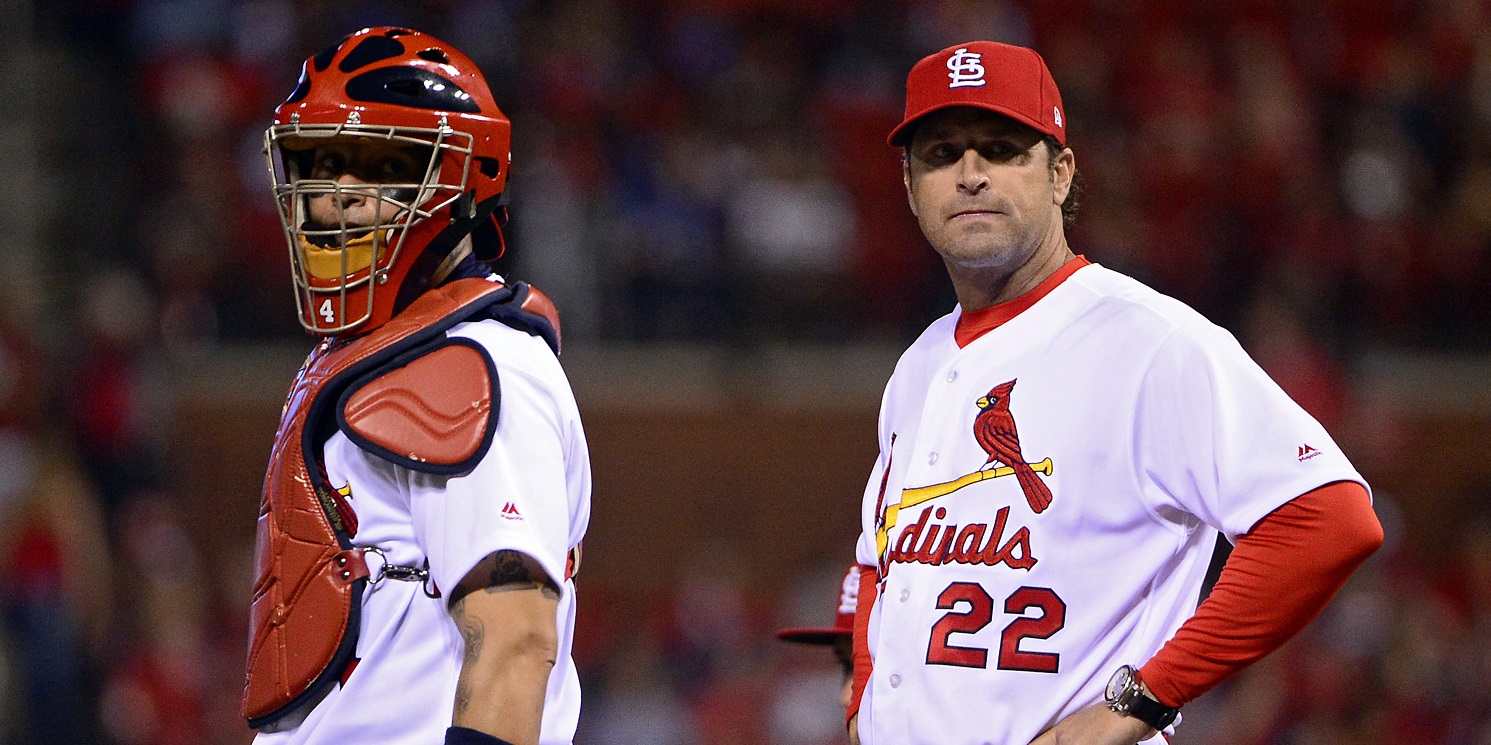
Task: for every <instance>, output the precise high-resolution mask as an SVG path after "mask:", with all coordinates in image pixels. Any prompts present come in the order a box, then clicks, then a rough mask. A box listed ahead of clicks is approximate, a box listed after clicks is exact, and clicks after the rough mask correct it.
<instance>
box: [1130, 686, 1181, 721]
mask: <svg viewBox="0 0 1491 745" xmlns="http://www.w3.org/2000/svg"><path fill="white" fill-rule="evenodd" d="M1135 680H1136V681H1137V680H1138V679H1137V678H1136V679H1135ZM1128 703H1129V716H1131V717H1133V718H1135V719H1138V720H1139V721H1141V722H1144V723H1145V724H1147V725H1149V726H1151V727H1153V728H1155V729H1156V730H1163V729H1165V728H1166V727H1169V726H1170V725H1171V724H1172V723H1173V722H1174V721H1175V717H1176V716H1178V715H1179V714H1180V709H1173V708H1171V707H1169V706H1166V705H1164V704H1162V703H1160V702H1158V701H1156V700H1154V699H1152V698H1150V697H1148V696H1146V695H1144V691H1143V690H1142V689H1140V688H1139V687H1138V686H1137V685H1135V687H1134V693H1133V696H1131V697H1130V698H1129V702H1128Z"/></svg>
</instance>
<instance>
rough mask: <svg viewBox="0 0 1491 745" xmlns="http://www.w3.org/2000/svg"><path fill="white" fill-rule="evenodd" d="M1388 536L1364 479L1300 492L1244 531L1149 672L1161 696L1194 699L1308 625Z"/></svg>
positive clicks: (1145, 675) (1169, 701)
mask: <svg viewBox="0 0 1491 745" xmlns="http://www.w3.org/2000/svg"><path fill="white" fill-rule="evenodd" d="M1381 545H1382V526H1381V525H1380V524H1378V522H1377V518H1376V515H1375V514H1374V513H1373V511H1372V505H1371V502H1370V501H1369V500H1368V498H1367V493H1366V490H1365V489H1363V488H1362V487H1361V485H1360V484H1356V483H1354V482H1337V483H1334V484H1330V485H1327V486H1323V487H1321V488H1319V489H1315V490H1313V491H1311V492H1308V493H1306V494H1303V495H1301V496H1299V497H1297V498H1295V499H1294V500H1291V501H1290V502H1288V503H1286V504H1284V505H1283V506H1281V507H1279V508H1278V509H1277V510H1274V511H1273V512H1272V513H1270V514H1269V515H1268V516H1267V517H1265V518H1263V519H1262V520H1260V521H1259V522H1258V524H1257V525H1255V526H1254V527H1253V529H1252V530H1251V531H1249V532H1248V534H1247V535H1244V536H1242V537H1241V538H1239V539H1238V541H1237V547H1236V549H1234V550H1233V552H1232V556H1231V557H1230V558H1229V559H1228V561H1227V565H1226V567H1224V568H1223V570H1222V574H1221V576H1220V577H1219V578H1218V580H1217V585H1216V587H1215V589H1213V590H1212V593H1211V595H1210V596H1209V597H1208V598H1207V599H1206V601H1205V602H1203V603H1202V604H1201V606H1200V607H1199V608H1198V609H1197V610H1196V614H1195V615H1194V616H1192V617H1191V618H1190V619H1189V620H1187V621H1186V622H1185V623H1184V624H1183V625H1182V626H1181V627H1180V629H1179V630H1178V631H1177V632H1176V634H1175V636H1174V637H1172V638H1171V639H1170V641H1169V642H1167V643H1166V644H1165V646H1164V648H1162V649H1161V650H1160V652H1159V653H1158V654H1156V655H1155V656H1154V658H1152V659H1151V660H1150V661H1149V662H1148V663H1146V664H1145V665H1144V667H1143V668H1142V669H1141V670H1140V673H1139V674H1140V677H1141V678H1142V679H1143V680H1144V682H1145V684H1146V685H1147V686H1148V687H1149V689H1150V691H1151V692H1153V693H1154V695H1155V697H1156V698H1157V699H1158V700H1159V701H1160V702H1161V703H1164V704H1166V705H1167V706H1184V705H1185V704H1187V703H1189V702H1190V701H1192V700H1194V699H1195V698H1197V697H1198V696H1200V695H1201V694H1203V693H1205V692H1206V691H1207V690H1210V689H1211V688H1212V687H1213V686H1215V685H1216V684H1218V683H1220V682H1221V681H1223V680H1225V679H1227V678H1228V677H1229V676H1231V675H1233V674H1234V673H1236V672H1237V671H1239V670H1241V669H1243V668H1245V667H1247V666H1248V665H1251V664H1252V663H1254V662H1256V661H1258V660H1259V659H1261V658H1263V657H1264V656H1265V655H1267V654H1268V653H1269V652H1272V651H1273V650H1275V649H1277V648H1278V647H1279V646H1281V645H1282V644H1283V643H1284V642H1285V641H1288V639H1289V638H1290V637H1292V636H1294V635H1295V634H1296V633H1298V632H1299V630H1300V629H1302V628H1304V627H1305V626H1306V625H1307V624H1309V622H1310V621H1311V620H1313V619H1314V618H1315V616H1317V615H1319V613H1320V611H1321V610H1322V609H1324V608H1325V605H1326V604H1327V603H1328V602H1330V599H1331V598H1332V597H1334V596H1335V594H1336V592H1337V591H1338V590H1340V589H1341V586H1342V585H1344V584H1345V583H1346V579H1347V578H1348V577H1350V576H1351V573H1352V572H1353V571H1355V569H1356V568H1357V567H1358V566H1359V565H1360V564H1361V563H1362V562H1363V561H1365V560H1366V558H1367V557H1368V556H1370V555H1371V554H1372V552H1373V551H1376V550H1377V548H1378V547H1379V546H1381Z"/></svg>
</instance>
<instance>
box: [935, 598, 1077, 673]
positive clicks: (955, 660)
mask: <svg viewBox="0 0 1491 745" xmlns="http://www.w3.org/2000/svg"><path fill="white" fill-rule="evenodd" d="M959 603H967V604H968V605H969V608H968V610H965V611H959V610H957V607H958V604H959ZM937 607H938V608H939V609H941V610H946V611H948V613H947V614H946V615H944V616H943V617H942V618H940V619H938V620H937V623H935V624H932V639H931V641H929V642H928V644H927V664H928V665H952V666H955V667H977V668H984V667H988V666H989V650H987V649H984V648H982V647H960V646H956V645H953V644H950V643H948V637H949V636H952V635H953V634H972V633H974V632H977V631H980V630H982V629H983V628H984V627H985V626H988V625H989V621H991V620H993V618H994V599H993V598H991V597H989V593H987V592H985V591H984V588H983V586H981V585H979V584H978V583H977V582H954V583H952V584H950V585H948V586H947V588H946V589H944V590H943V591H942V594H941V595H938V596H937ZM1031 608H1039V609H1040V610H1041V615H1039V616H1034V617H1031V616H1026V615H1025V613H1026V612H1027V611H1029V610H1030V609H1031ZM1004 612H1005V613H1006V614H1008V615H1013V616H1019V618H1016V619H1015V620H1013V621H1011V622H1010V625H1008V626H1006V627H1004V632H1003V633H1001V634H1000V635H999V669H1000V670H1024V671H1027V672H1032V673H1054V672H1056V671H1057V669H1058V668H1059V667H1060V665H1061V655H1059V654H1056V653H1054V652H1026V651H1024V650H1022V649H1020V640H1022V639H1027V638H1028V639H1049V638H1051V636H1052V635H1053V634H1055V633H1056V632H1058V631H1060V630H1062V628H1064V627H1065V626H1066V603H1065V602H1063V601H1062V599H1061V598H1060V597H1059V596H1057V594H1056V593H1055V592H1054V591H1053V590H1052V589H1051V588H1049V587H1021V588H1020V589H1018V590H1015V591H1014V593H1012V594H1011V595H1010V596H1009V597H1008V598H1006V599H1005V601H1004Z"/></svg>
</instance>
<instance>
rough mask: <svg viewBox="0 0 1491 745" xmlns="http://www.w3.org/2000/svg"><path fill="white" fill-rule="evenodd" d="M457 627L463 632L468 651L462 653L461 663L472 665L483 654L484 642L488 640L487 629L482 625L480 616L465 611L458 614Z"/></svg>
mask: <svg viewBox="0 0 1491 745" xmlns="http://www.w3.org/2000/svg"><path fill="white" fill-rule="evenodd" d="M456 629H458V630H459V631H460V632H461V641H463V642H465V643H466V645H465V646H466V651H465V652H464V653H463V654H462V657H461V664H462V665H471V664H473V663H475V662H476V658H478V657H480V656H481V648H482V644H483V643H484V642H485V641H486V629H485V628H484V627H483V626H482V623H481V619H480V618H477V617H475V616H467V615H466V614H465V613H460V614H459V615H457V617H456Z"/></svg>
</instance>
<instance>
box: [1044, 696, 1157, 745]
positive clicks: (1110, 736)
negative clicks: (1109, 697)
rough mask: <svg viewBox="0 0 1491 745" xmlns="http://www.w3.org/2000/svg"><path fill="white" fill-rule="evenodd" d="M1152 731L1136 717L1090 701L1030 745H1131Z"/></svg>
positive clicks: (1152, 732)
mask: <svg viewBox="0 0 1491 745" xmlns="http://www.w3.org/2000/svg"><path fill="white" fill-rule="evenodd" d="M1154 733H1155V732H1154V730H1153V729H1151V728H1150V726H1149V725H1147V724H1145V723H1144V722H1141V721H1139V720H1138V719H1135V718H1133V717H1126V716H1123V715H1122V714H1115V713H1113V710H1112V709H1109V708H1108V706H1107V704H1093V705H1092V706H1089V707H1087V708H1085V709H1079V710H1077V711H1076V712H1073V713H1072V714H1071V715H1070V716H1068V717H1067V718H1065V719H1063V720H1061V721H1059V722H1057V723H1056V726H1055V727H1052V728H1051V729H1048V730H1046V731H1045V732H1042V733H1041V735H1040V737H1037V738H1035V739H1034V740H1032V741H1031V742H1030V745H1134V744H1135V743H1137V742H1140V741H1142V740H1146V739H1148V738H1150V737H1151V736H1153V735H1154Z"/></svg>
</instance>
